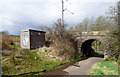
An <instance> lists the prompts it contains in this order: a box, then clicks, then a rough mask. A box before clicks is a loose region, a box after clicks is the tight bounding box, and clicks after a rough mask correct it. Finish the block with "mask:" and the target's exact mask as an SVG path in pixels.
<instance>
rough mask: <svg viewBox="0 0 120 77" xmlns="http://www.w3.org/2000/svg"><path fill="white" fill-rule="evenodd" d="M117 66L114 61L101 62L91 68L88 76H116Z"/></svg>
mask: <svg viewBox="0 0 120 77" xmlns="http://www.w3.org/2000/svg"><path fill="white" fill-rule="evenodd" d="M117 65H118V63H117V62H116V61H101V62H99V63H97V64H95V65H94V66H93V67H94V68H93V69H92V71H91V73H90V75H118V67H117Z"/></svg>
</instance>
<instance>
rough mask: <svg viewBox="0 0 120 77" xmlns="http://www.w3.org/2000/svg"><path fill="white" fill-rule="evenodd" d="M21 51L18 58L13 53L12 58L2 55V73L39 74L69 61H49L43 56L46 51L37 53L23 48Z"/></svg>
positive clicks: (18, 74)
mask: <svg viewBox="0 0 120 77" xmlns="http://www.w3.org/2000/svg"><path fill="white" fill-rule="evenodd" d="M23 52H24V53H23V54H22V57H20V58H16V57H15V55H14V59H13V57H12V56H2V70H3V73H2V74H3V75H17V76H20V75H21V74H23V75H31V74H32V75H41V74H43V73H45V72H49V71H51V70H54V69H56V68H60V67H62V66H64V64H66V63H68V62H69V61H63V62H60V61H57V60H55V61H51V60H50V61H49V60H48V57H47V56H45V55H47V54H48V51H46V52H39V54H38V50H24V51H23ZM10 59H11V60H10ZM25 73H27V74H25ZM33 73H34V74H33Z"/></svg>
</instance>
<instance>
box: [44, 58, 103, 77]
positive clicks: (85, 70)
mask: <svg viewBox="0 0 120 77" xmlns="http://www.w3.org/2000/svg"><path fill="white" fill-rule="evenodd" d="M102 60H103V58H100V57H90V58H88V59H86V60H82V61H79V62H76V63H74V64H72V65H69V66H67V67H65V68H62V69H58V70H55V71H52V72H49V73H47V74H45V75H89V72H90V70H91V68H92V65H93V64H95V63H97V62H99V61H102Z"/></svg>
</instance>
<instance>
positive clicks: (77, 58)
mask: <svg viewBox="0 0 120 77" xmlns="http://www.w3.org/2000/svg"><path fill="white" fill-rule="evenodd" d="M71 60H72V61H79V60H81V58H80V57H74V58H72V59H71Z"/></svg>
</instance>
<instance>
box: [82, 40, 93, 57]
mask: <svg viewBox="0 0 120 77" xmlns="http://www.w3.org/2000/svg"><path fill="white" fill-rule="evenodd" d="M94 41H95V39H90V40H87V41H85V42H84V43H83V44H82V46H81V51H82V54H83V56H87V57H90V56H91V55H92V52H94V49H92V46H91V45H92V42H94Z"/></svg>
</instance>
